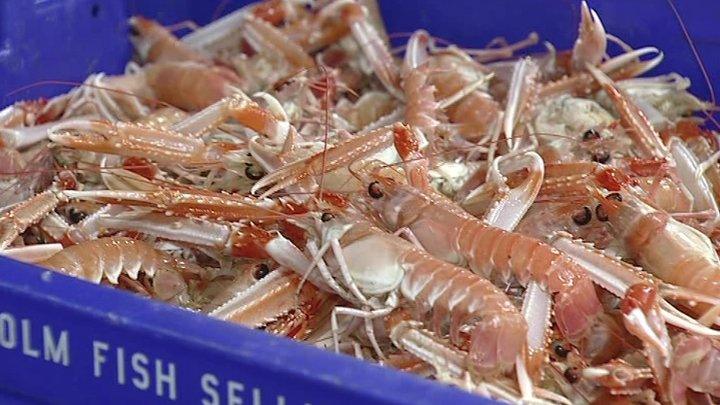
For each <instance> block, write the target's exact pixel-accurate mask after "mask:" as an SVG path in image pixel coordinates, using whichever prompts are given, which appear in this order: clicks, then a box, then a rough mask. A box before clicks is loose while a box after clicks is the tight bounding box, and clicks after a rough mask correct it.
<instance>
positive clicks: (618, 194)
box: [605, 193, 622, 202]
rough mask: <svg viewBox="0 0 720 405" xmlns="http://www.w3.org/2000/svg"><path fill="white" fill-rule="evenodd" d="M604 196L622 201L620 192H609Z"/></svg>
mask: <svg viewBox="0 0 720 405" xmlns="http://www.w3.org/2000/svg"><path fill="white" fill-rule="evenodd" d="M605 198H609V199H611V200H615V201H618V202H622V196H621V195H620V193H610V194H608V195H607V196H605Z"/></svg>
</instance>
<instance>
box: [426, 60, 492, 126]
mask: <svg viewBox="0 0 720 405" xmlns="http://www.w3.org/2000/svg"><path fill="white" fill-rule="evenodd" d="M429 68H430V70H431V71H432V72H434V73H433V74H431V75H430V78H429V83H430V84H432V85H433V86H434V87H435V88H436V89H437V93H436V97H437V98H438V99H439V100H450V99H452V98H454V96H456V95H462V96H463V97H462V98H461V99H459V100H455V101H456V102H455V103H452V104H451V105H448V106H447V108H446V109H445V113H446V114H447V117H448V118H449V120H450V122H452V123H455V124H458V125H459V126H460V133H461V134H462V135H463V137H464V138H465V139H468V140H478V139H480V138H481V136H482V135H484V134H486V133H488V132H491V129H492V128H493V126H494V125H499V120H500V115H501V113H502V109H501V107H500V104H499V103H498V102H497V101H495V100H494V99H493V97H492V96H491V95H490V94H488V93H487V92H484V91H482V90H480V89H477V85H478V84H484V83H485V82H486V81H487V79H488V76H489V75H488V74H486V73H485V72H483V71H482V70H480V69H479V67H478V66H477V64H476V63H475V62H471V61H468V60H465V59H463V58H461V57H459V56H457V55H453V54H438V55H435V56H433V57H431V58H430V59H429ZM466 93H467V94H466Z"/></svg>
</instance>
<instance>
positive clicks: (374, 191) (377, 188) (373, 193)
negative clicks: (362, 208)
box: [368, 181, 385, 199]
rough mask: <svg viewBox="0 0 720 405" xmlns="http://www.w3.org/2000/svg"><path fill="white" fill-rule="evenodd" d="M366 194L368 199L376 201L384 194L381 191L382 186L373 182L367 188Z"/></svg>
mask: <svg viewBox="0 0 720 405" xmlns="http://www.w3.org/2000/svg"><path fill="white" fill-rule="evenodd" d="M368 194H370V197H372V198H375V199H378V198H382V197H383V196H384V195H385V193H383V191H382V186H381V185H380V182H377V181H373V182H372V183H370V185H369V186H368Z"/></svg>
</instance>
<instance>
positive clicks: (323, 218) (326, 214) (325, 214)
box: [320, 212, 335, 222]
mask: <svg viewBox="0 0 720 405" xmlns="http://www.w3.org/2000/svg"><path fill="white" fill-rule="evenodd" d="M333 218H335V215H333V214H331V213H329V212H323V214H322V215H321V216H320V220H321V221H323V222H327V221H330V220H331V219H333Z"/></svg>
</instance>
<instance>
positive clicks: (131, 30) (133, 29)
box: [128, 25, 140, 37]
mask: <svg viewBox="0 0 720 405" xmlns="http://www.w3.org/2000/svg"><path fill="white" fill-rule="evenodd" d="M128 34H130V36H132V37H137V36H140V31H138V29H137V27H135V26H134V25H130V27H129V28H128Z"/></svg>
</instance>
